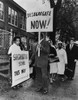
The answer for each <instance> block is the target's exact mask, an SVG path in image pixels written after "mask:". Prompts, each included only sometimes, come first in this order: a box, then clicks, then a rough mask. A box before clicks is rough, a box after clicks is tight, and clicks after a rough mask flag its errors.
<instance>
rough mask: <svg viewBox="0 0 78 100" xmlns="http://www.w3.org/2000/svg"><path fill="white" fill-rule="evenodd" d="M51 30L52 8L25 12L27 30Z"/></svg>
mask: <svg viewBox="0 0 78 100" xmlns="http://www.w3.org/2000/svg"><path fill="white" fill-rule="evenodd" d="M51 31H53V9H49V10H41V11H39V10H37V11H32V12H27V32H51Z"/></svg>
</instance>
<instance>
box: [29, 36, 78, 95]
mask: <svg viewBox="0 0 78 100" xmlns="http://www.w3.org/2000/svg"><path fill="white" fill-rule="evenodd" d="M35 47H36V48H35V52H34V57H35V58H34V57H31V59H32V61H33V59H35V61H34V63H35V64H34V68H35V74H36V80H37V84H38V83H40V84H39V86H38V87H37V90H36V91H37V92H42V93H44V94H46V93H47V92H48V84H49V81H50V83H53V82H54V81H56V80H58V79H59V80H61V81H65V80H67V79H68V80H73V78H74V74H75V66H76V61H77V59H78V53H77V51H78V46H77V44H75V42H74V38H73V37H71V38H70V41H69V43H68V44H67V45H66V47H65V45H63V43H62V42H61V41H58V43H57V46H56V45H55V46H54V45H53V43H52V41H51V40H50V38H49V36H46V38H43V36H41V42H40V44H37V45H36V46H35ZM39 48H40V56H38V49H39Z"/></svg>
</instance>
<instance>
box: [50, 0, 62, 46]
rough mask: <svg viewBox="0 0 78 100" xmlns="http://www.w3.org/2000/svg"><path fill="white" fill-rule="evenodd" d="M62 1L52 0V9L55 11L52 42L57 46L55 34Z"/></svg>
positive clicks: (51, 34) (51, 35) (51, 33)
mask: <svg viewBox="0 0 78 100" xmlns="http://www.w3.org/2000/svg"><path fill="white" fill-rule="evenodd" d="M61 2H62V0H50V8H53V9H54V12H53V32H50V37H51V40H52V41H53V44H55V32H56V16H57V11H59V9H60V7H61Z"/></svg>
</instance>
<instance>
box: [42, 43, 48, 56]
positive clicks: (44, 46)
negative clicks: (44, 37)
mask: <svg viewBox="0 0 78 100" xmlns="http://www.w3.org/2000/svg"><path fill="white" fill-rule="evenodd" d="M41 50H42V51H43V52H45V53H47V54H49V53H50V45H49V43H48V42H47V41H44V43H43V44H42V46H41Z"/></svg>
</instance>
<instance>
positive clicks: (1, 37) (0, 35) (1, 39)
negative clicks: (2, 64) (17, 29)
mask: <svg viewBox="0 0 78 100" xmlns="http://www.w3.org/2000/svg"><path fill="white" fill-rule="evenodd" d="M3 38H4V37H3V35H2V34H0V47H3V40H4V39H3Z"/></svg>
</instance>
